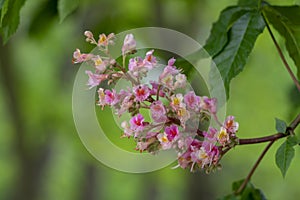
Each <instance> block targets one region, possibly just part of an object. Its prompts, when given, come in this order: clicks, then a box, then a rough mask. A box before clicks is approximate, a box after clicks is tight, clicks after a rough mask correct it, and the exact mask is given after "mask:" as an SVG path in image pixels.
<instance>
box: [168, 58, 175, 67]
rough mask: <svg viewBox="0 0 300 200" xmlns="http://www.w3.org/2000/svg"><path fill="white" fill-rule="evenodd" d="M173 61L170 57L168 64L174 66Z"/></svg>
mask: <svg viewBox="0 0 300 200" xmlns="http://www.w3.org/2000/svg"><path fill="white" fill-rule="evenodd" d="M175 61H176V59H175V58H170V59H169V60H168V66H174V63H175Z"/></svg>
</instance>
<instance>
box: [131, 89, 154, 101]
mask: <svg viewBox="0 0 300 200" xmlns="http://www.w3.org/2000/svg"><path fill="white" fill-rule="evenodd" d="M133 93H134V95H135V100H136V101H139V102H141V101H144V100H146V99H147V98H148V96H149V95H150V90H149V88H148V86H147V85H138V86H135V87H134V88H133Z"/></svg>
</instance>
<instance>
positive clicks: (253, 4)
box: [238, 0, 260, 7]
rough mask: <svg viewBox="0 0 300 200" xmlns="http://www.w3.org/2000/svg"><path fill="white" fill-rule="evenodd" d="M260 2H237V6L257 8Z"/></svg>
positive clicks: (252, 0)
mask: <svg viewBox="0 0 300 200" xmlns="http://www.w3.org/2000/svg"><path fill="white" fill-rule="evenodd" d="M259 3H260V1H259V0H239V1H238V5H239V6H250V7H258V5H259Z"/></svg>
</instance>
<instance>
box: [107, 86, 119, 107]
mask: <svg viewBox="0 0 300 200" xmlns="http://www.w3.org/2000/svg"><path fill="white" fill-rule="evenodd" d="M119 100H120V99H119V96H118V94H117V93H116V91H115V90H114V89H112V91H110V90H105V102H106V104H108V105H111V106H113V105H115V104H117V103H118V102H119Z"/></svg>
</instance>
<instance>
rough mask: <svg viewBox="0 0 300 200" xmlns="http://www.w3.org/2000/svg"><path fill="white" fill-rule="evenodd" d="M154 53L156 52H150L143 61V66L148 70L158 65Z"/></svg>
mask: <svg viewBox="0 0 300 200" xmlns="http://www.w3.org/2000/svg"><path fill="white" fill-rule="evenodd" d="M153 52H154V50H151V51H148V52H147V53H146V57H145V59H144V60H143V64H144V66H145V67H146V68H147V69H148V70H150V69H153V67H154V66H155V65H156V64H157V60H156V57H154V56H153Z"/></svg>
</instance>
